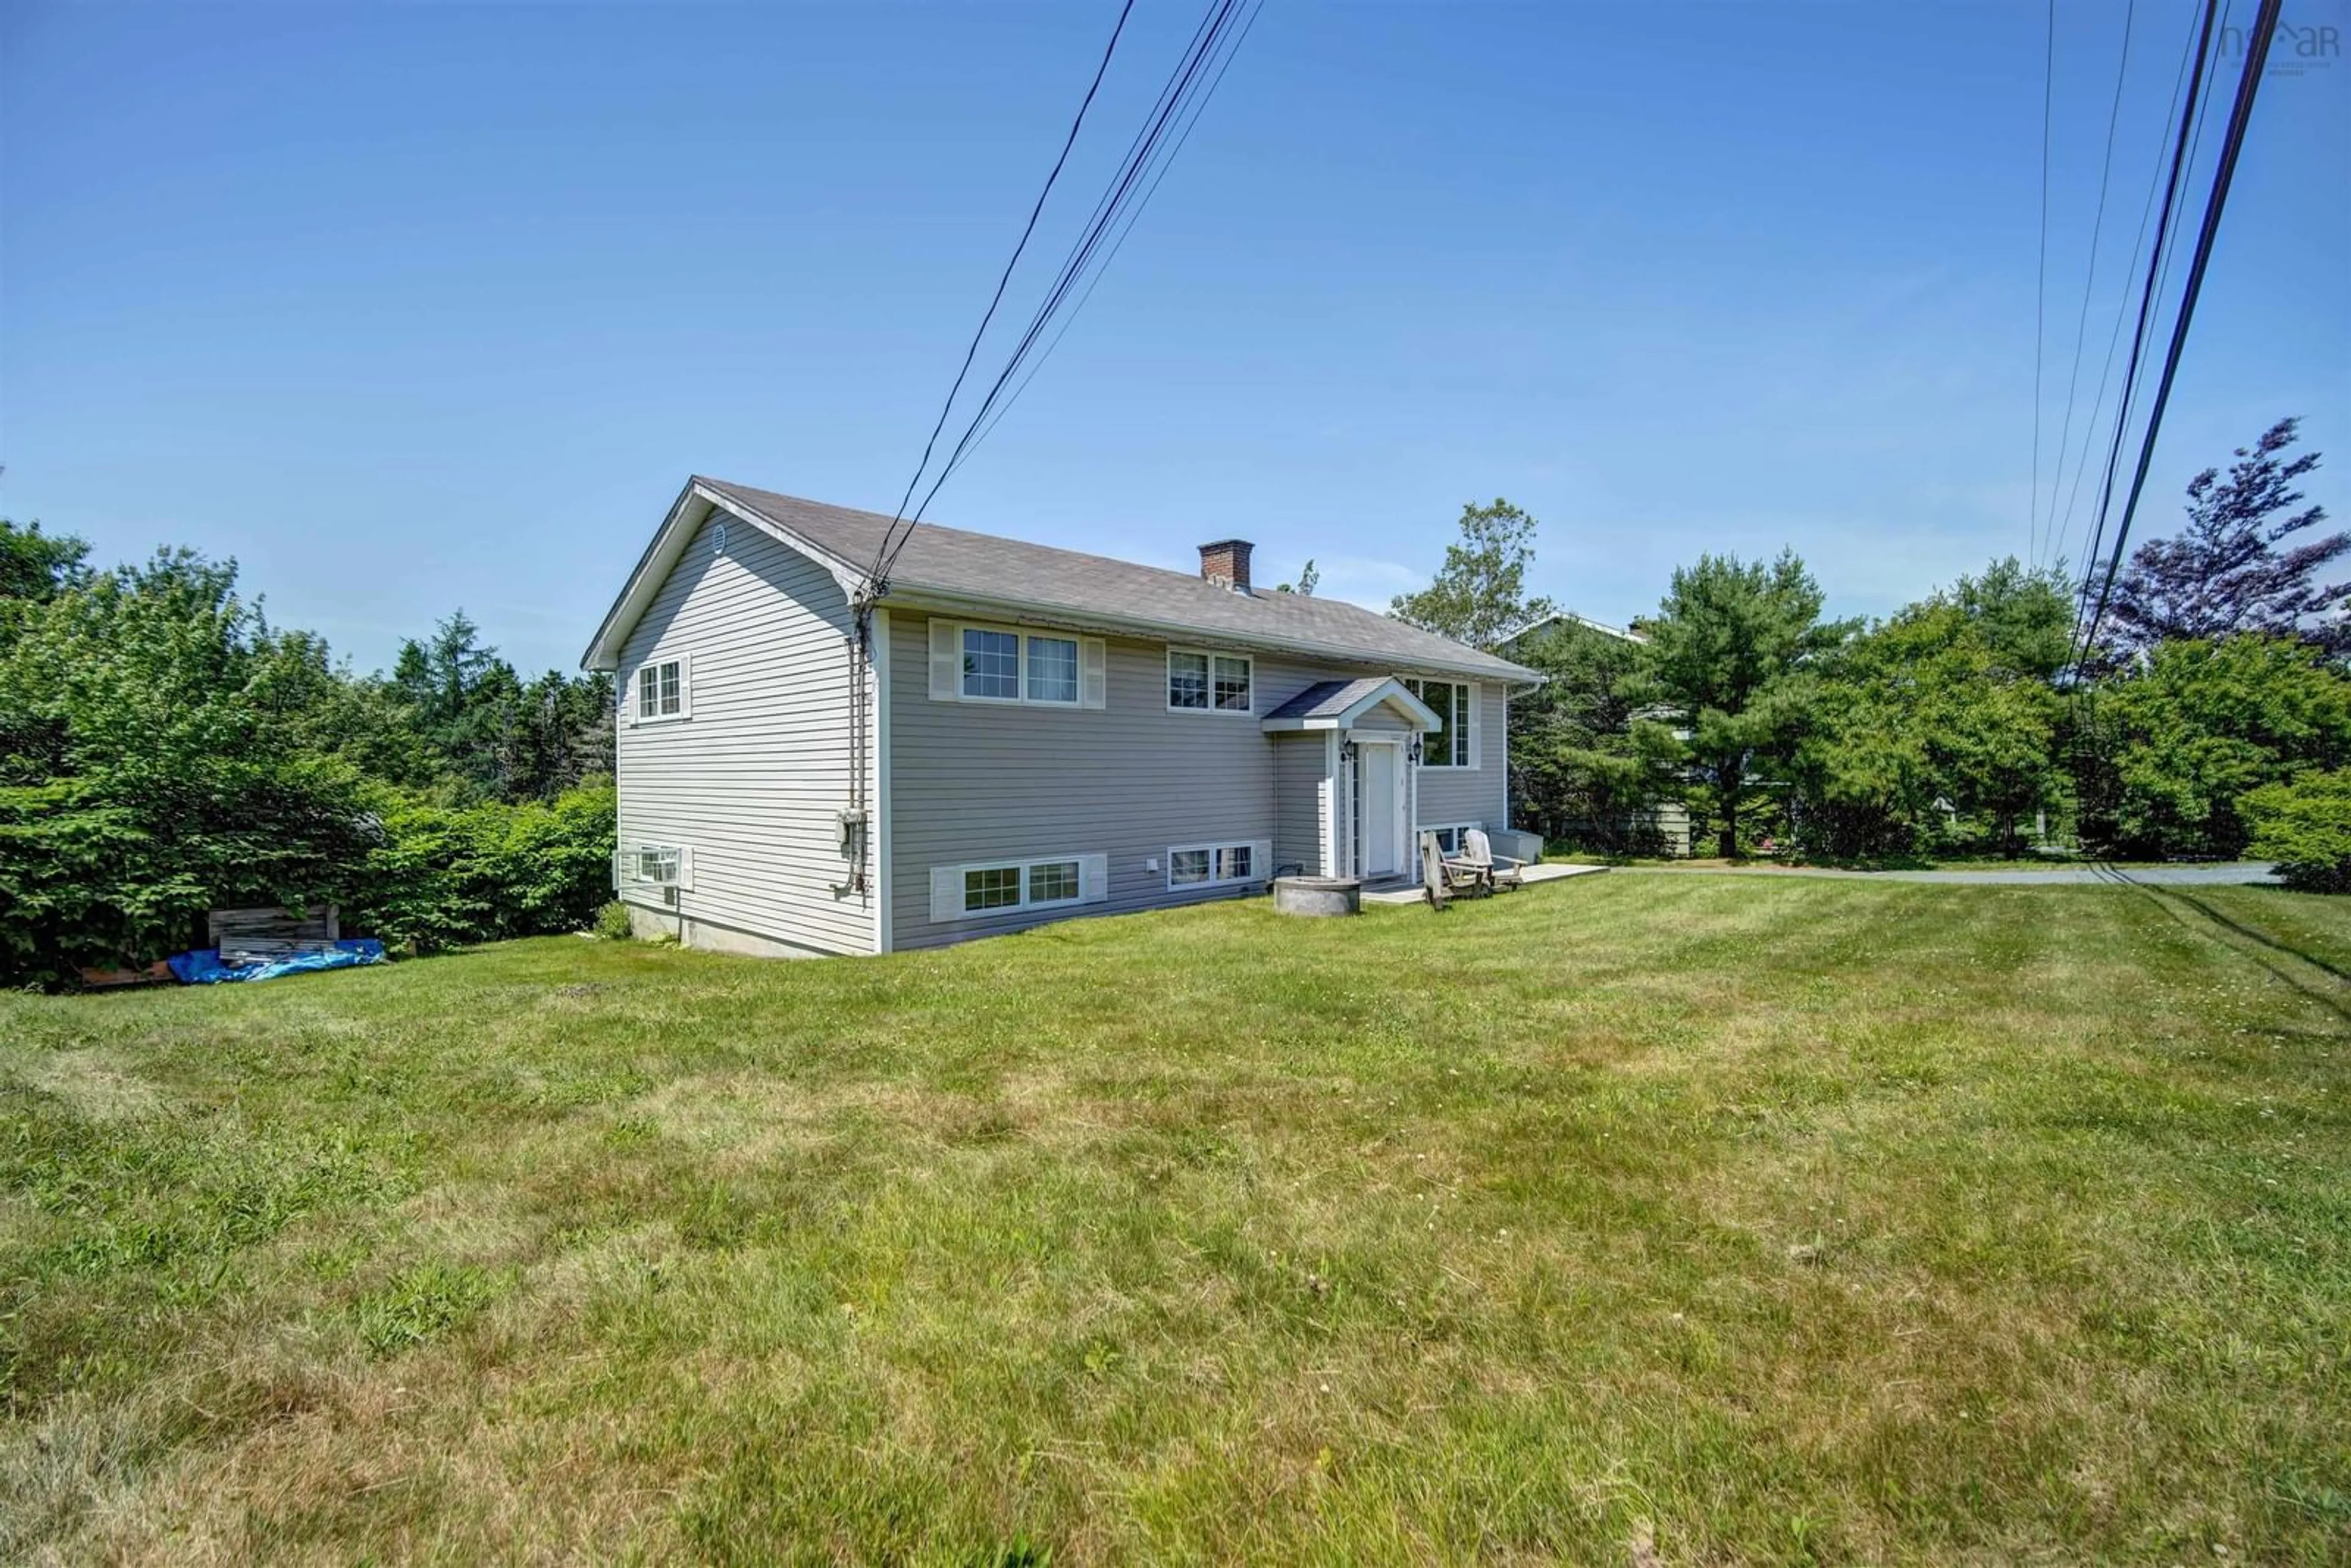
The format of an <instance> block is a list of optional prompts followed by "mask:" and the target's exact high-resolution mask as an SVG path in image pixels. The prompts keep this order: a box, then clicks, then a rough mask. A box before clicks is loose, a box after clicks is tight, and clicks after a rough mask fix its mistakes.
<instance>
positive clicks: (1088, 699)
mask: <svg viewBox="0 0 2351 1568" xmlns="http://www.w3.org/2000/svg"><path fill="white" fill-rule="evenodd" d="M1078 670H1079V675H1078V692H1079V701H1080V704H1081V706H1085V707H1107V706H1110V644H1108V643H1104V642H1103V641H1102V639H1101V638H1099V637H1081V638H1080V639H1079V640H1078Z"/></svg>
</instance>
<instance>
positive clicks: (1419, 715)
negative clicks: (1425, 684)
mask: <svg viewBox="0 0 2351 1568" xmlns="http://www.w3.org/2000/svg"><path fill="white" fill-rule="evenodd" d="M1382 705H1385V706H1389V707H1392V708H1394V709H1395V711H1396V712H1397V713H1399V714H1401V715H1403V716H1404V717H1405V720H1406V721H1407V722H1409V723H1410V724H1411V725H1412V727H1414V728H1415V729H1417V730H1420V731H1421V732H1422V733H1424V734H1426V733H1428V732H1430V731H1432V730H1439V729H1443V728H1444V727H1445V721H1444V720H1442V719H1440V718H1438V717H1437V710H1436V709H1434V708H1432V707H1430V706H1428V705H1427V704H1426V703H1424V702H1422V701H1421V700H1420V699H1419V698H1418V697H1416V696H1415V695H1412V694H1411V693H1410V692H1408V691H1406V690H1405V688H1404V683H1403V682H1401V681H1399V680H1397V679H1395V677H1394V676H1393V675H1391V676H1390V677H1389V678H1388V679H1386V680H1384V681H1382V682H1381V683H1380V684H1379V685H1376V686H1374V687H1373V688H1372V689H1371V690H1370V691H1369V692H1367V693H1365V694H1364V695H1362V696H1360V697H1358V698H1356V699H1355V700H1354V701H1353V702H1352V703H1350V704H1348V705H1347V706H1346V707H1344V708H1343V709H1342V710H1340V711H1339V712H1337V713H1334V714H1318V715H1316V716H1314V717H1312V718H1269V719H1267V720H1266V721H1265V722H1264V723H1263V724H1261V725H1260V726H1259V728H1261V729H1263V730H1265V731H1266V732H1267V733H1269V734H1271V733H1274V732H1277V731H1281V730H1301V729H1352V728H1353V727H1354V726H1355V725H1356V724H1357V723H1358V722H1360V721H1361V720H1362V718H1363V716H1364V715H1365V714H1367V713H1369V712H1371V711H1372V710H1373V709H1374V708H1375V707H1379V706H1382Z"/></svg>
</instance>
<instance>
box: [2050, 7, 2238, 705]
mask: <svg viewBox="0 0 2351 1568" xmlns="http://www.w3.org/2000/svg"><path fill="white" fill-rule="evenodd" d="M2219 11H2220V0H2204V15H2203V20H2202V22H2201V24H2200V25H2199V28H2198V37H2197V45H2196V61H2195V64H2194V67H2193V68H2191V70H2190V72H2189V78H2188V101H2189V103H2190V104H2193V103H2194V102H2195V101H2196V98H2197V93H2198V91H2199V89H2201V88H2202V86H2203V83H2204V62H2205V60H2206V59H2207V58H2208V57H2210V52H2211V46H2212V24H2213V21H2214V19H2215V18H2216V16H2218V14H2219ZM2194 120H2195V116H2193V115H2192V114H2183V115H2181V116H2180V119H2179V137H2178V138H2177V140H2176V141H2174V142H2173V143H2172V148H2171V172H2170V174H2169V176H2168V178H2167V179H2166V181H2165V183H2164V187H2163V210H2162V212H2161V213H2160V214H2158V215H2157V218H2156V221H2155V250H2154V252H2153V253H2151V254H2150V255H2149V256H2147V281H2146V284H2145V286H2144V287H2142V288H2141V289H2140V290H2139V297H2138V326H2137V329H2136V330H2135V331H2133V332H2132V334H2131V352H2130V362H2129V364H2128V365H2126V367H2125V368H2124V371H2123V385H2122V397H2121V401H2120V402H2118V403H2117V404H2116V415H2115V431H2114V441H2113V444H2111V445H2110V446H2109V447H2108V448H2107V450H2106V469H2105V477H2104V478H2103V479H2102V480H2100V481H2099V500H2098V513H2097V518H2098V520H2097V527H2096V528H2095V530H2094V531H2093V532H2092V533H2091V535H2090V549H2089V559H2090V560H2091V561H2092V562H2094V563H2095V560H2096V559H2097V554H2098V549H2099V547H2100V546H2101V545H2102V544H2104V542H2105V533H2106V514H2107V510H2108V508H2109V507H2111V506H2112V504H2113V502H2114V491H2115V471H2116V466H2117V465H2119V464H2120V462H2121V461H2122V447H2123V433H2124V430H2125V429H2126V425H2127V423H2128V419H2129V414H2130V406H2131V401H2132V397H2133V394H2134V392H2135V391H2136V389H2137V385H2138V367H2139V360H2140V357H2141V355H2142V352H2143V351H2144V350H2145V349H2146V346H2147V341H2148V338H2147V323H2148V321H2149V320H2150V319H2152V318H2153V315H2154V312H2155V297H2156V292H2157V288H2158V278H2159V277H2160V276H2161V269H2160V267H2158V261H2159V260H2160V258H2161V256H2162V254H2163V250H2164V246H2165V244H2166V242H2167V237H2168V235H2169V234H2170V233H2171V213H2172V208H2173V206H2174V205H2175V204H2177V203H2178V201H2179V178H2180V173H2181V170H2182V167H2183V165H2184V164H2185V162H2186V160H2187V157H2188V139H2189V131H2190V130H2191V129H2192V125H2193V121H2194ZM2089 591H2090V579H2089V574H2088V573H2087V572H2085V573H2084V575H2083V578H2082V589H2081V592H2080V593H2079V595H2077V597H2076V600H2075V604H2074V629H2075V632H2076V633H2077V634H2078V632H2079V631H2080V629H2081V624H2082V619H2083V616H2084V615H2085V613H2086V612H2087V611H2088V608H2089ZM2085 651H2086V645H2085V648H2084V649H2083V650H2079V651H2077V650H2076V648H2075V647H2074V644H2073V643H2072V642H2070V641H2069V643H2068V645H2067V648H2066V655H2067V656H2066V661H2065V662H2066V663H2067V664H2073V663H2074V661H2075V659H2076V658H2077V657H2079V656H2080V653H2081V652H2085Z"/></svg>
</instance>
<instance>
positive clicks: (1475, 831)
mask: <svg viewBox="0 0 2351 1568" xmlns="http://www.w3.org/2000/svg"><path fill="white" fill-rule="evenodd" d="M1461 858H1462V859H1463V860H1465V861H1468V862H1469V863H1470V864H1471V865H1478V866H1484V867H1485V868H1486V879H1487V881H1488V883H1489V884H1490V885H1492V886H1494V887H1497V888H1513V887H1518V886H1520V885H1521V882H1520V876H1519V872H1520V869H1521V868H1523V867H1524V866H1525V865H1526V864H1527V862H1525V861H1522V860H1516V859H1513V858H1512V857H1510V856H1509V855H1498V854H1496V853H1495V852H1494V841H1493V840H1491V839H1489V838H1488V837H1487V836H1486V831H1485V830H1484V829H1483V828H1464V829H1463V830H1462V831H1461Z"/></svg>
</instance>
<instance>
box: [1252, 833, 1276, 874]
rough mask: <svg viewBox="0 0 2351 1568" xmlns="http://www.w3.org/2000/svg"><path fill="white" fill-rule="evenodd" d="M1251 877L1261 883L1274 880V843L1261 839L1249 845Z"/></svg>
mask: <svg viewBox="0 0 2351 1568" xmlns="http://www.w3.org/2000/svg"><path fill="white" fill-rule="evenodd" d="M1249 875H1251V876H1252V877H1254V878H1256V879H1257V880H1258V881H1259V882H1271V881H1272V880H1273V841H1272V840H1271V839H1259V840H1257V841H1255V842H1253V843H1251V844H1250V845H1249Z"/></svg>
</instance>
